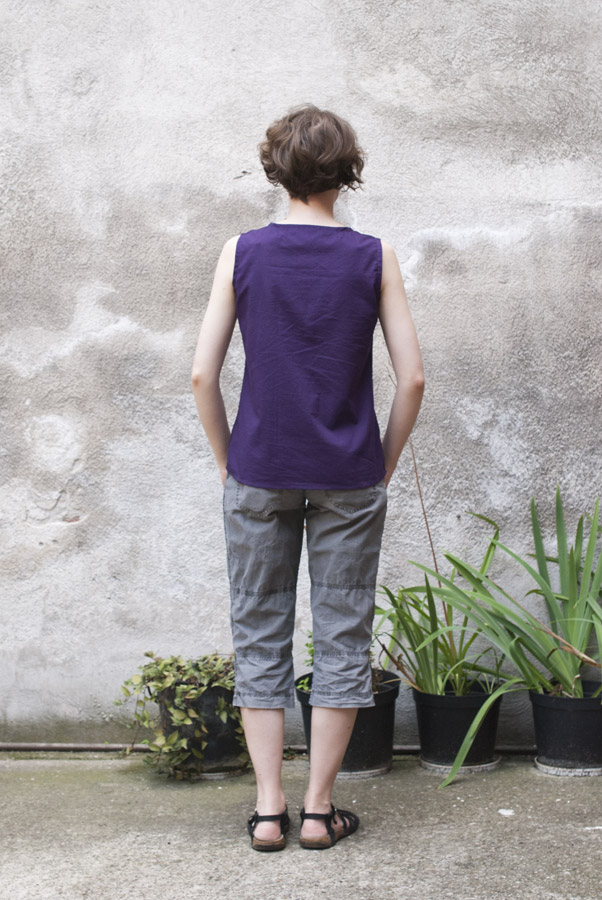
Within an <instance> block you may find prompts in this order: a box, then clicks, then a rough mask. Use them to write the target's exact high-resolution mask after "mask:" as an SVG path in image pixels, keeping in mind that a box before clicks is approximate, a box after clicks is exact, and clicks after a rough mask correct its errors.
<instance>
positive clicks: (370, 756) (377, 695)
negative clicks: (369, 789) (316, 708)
mask: <svg viewBox="0 0 602 900" xmlns="http://www.w3.org/2000/svg"><path fill="white" fill-rule="evenodd" d="M305 646H306V648H307V651H308V654H307V659H306V664H307V665H308V666H309V667H312V666H313V661H314V654H313V640H312V633H311V632H309V633H308V641H307V643H306V644H305ZM371 670H372V691H373V693H374V704H375V705H374V706H367V707H362V708H360V709H358V711H357V717H356V720H355V724H354V726H353V731H352V733H351V737H350V739H349V744H348V746H347V750H346V751H345V756H344V757H343V761H342V763H341V768H340V773H341V775H343V776H344V775H354V776H370V775H383V774H385V772H388V771H389V770H390V768H391V765H392V762H393V733H394V728H395V701H396V699H397V695H398V694H399V678H397V677H396V676H394V675H392V674H391V673H390V672H386V671H385V670H383V669H380V668H378V667H377V666H374V665H373V658H372V655H371ZM312 675H313V673H312V672H308V673H306V674H305V675H302V676H301V677H300V678H297V679H296V681H295V690H296V694H297V699H298V700H299V703H300V704H301V713H302V716H303V730H304V732H305V742H306V745H307V751H308V753H309V754H310V755H311V704H310V697H311V684H312Z"/></svg>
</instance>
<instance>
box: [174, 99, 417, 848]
mask: <svg viewBox="0 0 602 900" xmlns="http://www.w3.org/2000/svg"><path fill="white" fill-rule="evenodd" d="M260 159H261V162H262V165H263V167H264V170H265V172H266V175H267V177H268V180H269V181H270V182H271V183H273V184H280V185H282V186H283V187H284V188H285V189H286V191H287V192H288V195H289V212H288V216H287V218H286V219H285V220H284V221H283V222H281V223H274V222H270V223H269V224H268V225H266V226H264V227H261V228H257V229H254V230H251V231H247V232H245V233H243V234H241V235H238V236H236V237H234V238H231V239H230V240H229V241H227V242H226V244H225V245H224V248H223V250H222V252H221V255H220V258H219V261H218V264H217V268H216V272H215V278H214V282H213V287H212V290H211V296H210V299H209V304H208V307H207V311H206V314H205V317H204V320H203V324H202V326H201V331H200V335H199V340H198V345H197V349H196V354H195V359H194V365H193V374H192V382H193V390H194V395H195V400H196V404H197V409H198V412H199V416H200V419H201V422H202V425H203V427H204V429H205V431H206V433H207V437H208V439H209V442H210V444H211V447H212V449H213V453H214V455H215V459H216V462H217V465H218V467H219V471H220V474H221V478H222V483H223V484H224V488H225V490H224V520H225V530H226V544H227V551H228V574H229V579H230V587H231V623H232V635H233V644H234V651H235V664H236V690H235V696H234V703H235V704H236V705H238V706H240V708H241V714H242V720H243V726H244V730H245V735H246V739H247V743H248V747H249V752H250V756H251V759H252V762H253V767H254V769H255V774H256V778H257V805H256V809H255V813H254V814H253V816H251V818H250V819H249V822H248V823H247V828H248V831H249V834H250V835H251V843H252V846H253V847H254V849H256V850H280V849H282V848H283V847H284V846H285V843H286V832H287V831H288V827H289V818H288V811H287V806H286V799H285V796H284V792H283V789H282V781H281V763H282V750H283V737H284V709H285V707H290V706H293V705H294V689H293V666H292V656H291V649H292V638H293V627H294V612H295V588H296V582H297V572H298V567H299V556H300V553H301V546H302V541H303V533H304V530H306V532H307V549H308V560H309V571H310V576H311V606H312V620H313V640H314V671H313V684H312V695H311V703H312V741H311V764H310V776H309V785H308V788H307V792H306V794H305V801H304V808H303V809H302V811H301V822H302V827H301V836H300V842H301V845H302V846H303V847H305V848H307V849H324V848H327V847H331V846H333V845H334V844H335V843H336V842H337V841H338V840H339V839H340V838H342V837H345V836H347V835H349V834H351V833H352V832H354V831H355V830H356V829H357V827H358V825H359V819H358V817H357V816H356V815H355V814H353V813H350V812H347V811H345V810H337V809H335V807H334V806H333V805H332V788H333V784H334V780H335V777H336V774H337V772H338V769H339V767H340V764H341V761H342V759H343V755H344V753H345V750H346V747H347V744H348V741H349V737H350V735H351V731H352V729H353V725H354V721H355V717H356V714H357V709H358V708H359V707H362V706H373V705H374V698H373V694H372V691H371V672H370V658H369V652H370V643H371V635H372V620H373V616H374V593H375V585H376V574H377V567H378V558H379V552H380V543H381V537H382V530H383V524H384V516H385V511H386V503H387V486H388V484H389V481H390V479H391V476H392V474H393V471H394V469H395V467H396V465H397V461H398V459H399V456H400V453H401V451H402V448H403V446H404V444H405V442H406V441H407V439H408V437H409V435H410V432H411V430H412V427H413V425H414V422H415V420H416V417H417V415H418V410H419V407H420V403H421V400H422V393H423V385H424V376H423V369H422V359H421V355H420V349H419V345H418V340H417V337H416V332H415V329H414V325H413V322H412V319H411V316H410V312H409V309H408V305H407V302H406V297H405V291H404V287H403V281H402V277H401V273H400V270H399V265H398V262H397V258H396V256H395V252H394V250H393V248H392V247H391V246H390V245H389V244H387V243H386V242H384V241H381V240H379V239H378V238H375V237H373V236H371V235H366V234H362V233H360V232H357V231H355V230H353V229H351V228H350V227H348V226H345V225H342V224H340V223H339V222H338V221H337V220H336V218H335V215H334V204H335V201H336V200H337V197H338V195H339V192H340V191H341V190H347V189H352V190H355V189H356V188H357V186H358V185H359V184H361V183H362V178H361V172H362V169H363V165H364V160H363V153H362V150H361V149H360V148H359V146H358V144H357V138H356V135H355V132H354V130H353V129H352V127H351V126H350V125H349V123H347V122H346V121H345V120H343V119H341V118H340V117H339V116H337V115H335V114H334V113H331V112H329V111H326V110H320V109H318V108H317V107H315V106H313V105H308V106H303V107H300V108H297V109H294V110H292V111H290V112H289V113H288V114H287V115H286V116H284V117H283V118H282V119H280V120H278V121H277V122H274V123H273V124H272V125H271V126H270V127H269V128H268V130H267V132H266V138H265V140H264V141H263V143H262V144H261V145H260ZM237 318H238V321H239V325H240V330H241V333H242V337H243V343H244V348H245V357H246V362H245V372H244V379H243V386H242V391H241V397H240V404H239V409H238V414H237V417H236V421H235V424H234V426H233V430H232V434H230V429H229V426H228V421H227V417H226V412H225V408H224V402H223V398H222V395H221V392H220V387H219V376H220V371H221V368H222V364H223V361H224V358H225V355H226V351H227V349H228V345H229V342H230V339H231V336H232V332H233V329H234V325H235V322H236V320H237ZM377 320H380V323H381V326H382V330H383V334H384V337H385V341H386V344H387V348H388V351H389V355H390V358H391V362H392V365H393V368H394V371H395V375H396V378H397V389H396V392H395V397H394V400H393V404H392V408H391V412H390V415H389V421H388V424H387V428H386V432H385V435H384V439H383V440H382V442H381V439H380V432H379V427H378V422H377V420H376V415H375V411H374V401H373V389H372V339H373V332H374V328H375V325H376V322H377Z"/></svg>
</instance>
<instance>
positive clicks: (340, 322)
mask: <svg viewBox="0 0 602 900" xmlns="http://www.w3.org/2000/svg"><path fill="white" fill-rule="evenodd" d="M381 273H382V245H381V242H380V240H379V239H378V238H375V237H372V236H371V235H367V234H360V233H359V232H357V231H354V230H353V229H352V228H348V227H344V228H343V227H340V228H336V227H330V226H327V225H278V224H276V223H274V222H272V223H270V224H269V225H267V226H265V227H264V228H258V229H255V230H253V231H247V232H245V233H244V234H241V235H240V237H239V239H238V243H237V246H236V259H235V264H234V276H233V284H234V291H235V294H236V312H237V316H238V321H239V325H240V331H241V334H242V339H243V344H244V349H245V356H246V363H245V372H244V378H243V385H242V391H241V396H240V404H239V408H238V414H237V417H236V421H235V423H234V426H233V429H232V436H231V439H230V445H229V448H228V462H227V469H228V471H229V472H230V473H231V474H232V475H233V476H234V478H236V480H237V481H240V482H242V483H243V484H249V485H252V486H255V487H264V488H298V489H299V488H304V489H310V488H313V489H314V490H315V489H351V488H360V487H369V486H370V485H373V484H377V483H378V482H379V481H381V480H382V479H383V478H384V476H385V463H384V456H383V451H382V445H381V441H380V432H379V427H378V422H377V420H376V414H375V411H374V397H373V388H372V338H373V334H374V327H375V325H376V322H377V319H378V304H379V299H380V284H381Z"/></svg>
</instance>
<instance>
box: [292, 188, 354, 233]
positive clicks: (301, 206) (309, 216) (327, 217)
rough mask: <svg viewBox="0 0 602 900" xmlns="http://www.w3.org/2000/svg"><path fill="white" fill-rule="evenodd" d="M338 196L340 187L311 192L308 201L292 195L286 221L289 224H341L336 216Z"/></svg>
mask: <svg viewBox="0 0 602 900" xmlns="http://www.w3.org/2000/svg"><path fill="white" fill-rule="evenodd" d="M338 196H339V191H338V189H334V190H331V191H323V192H322V193H321V194H310V196H309V197H308V198H307V203H304V202H303V200H298V199H293V198H292V197H291V198H290V199H289V207H288V216H287V217H286V219H285V220H284V221H285V222H288V224H289V225H340V222H337V220H336V219H335V217H334V204H335V202H336V199H337V197H338Z"/></svg>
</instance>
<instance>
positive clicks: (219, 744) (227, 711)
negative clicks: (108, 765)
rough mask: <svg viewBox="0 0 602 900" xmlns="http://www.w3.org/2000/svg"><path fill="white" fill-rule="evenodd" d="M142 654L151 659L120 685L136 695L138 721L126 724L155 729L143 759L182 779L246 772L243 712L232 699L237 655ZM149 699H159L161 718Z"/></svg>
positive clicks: (128, 750) (118, 701)
mask: <svg viewBox="0 0 602 900" xmlns="http://www.w3.org/2000/svg"><path fill="white" fill-rule="evenodd" d="M144 655H145V656H148V657H149V658H150V661H149V662H148V663H146V664H145V665H143V666H140V667H139V674H136V675H133V676H132V677H131V678H128V679H127V680H126V681H125V682H124V683H123V684H122V686H121V690H122V692H123V694H124V697H125V698H126V699H128V698H130V697H132V696H134V697H135V698H136V711H135V713H134V721H133V722H132V723H131V724H128V727H129V728H131V727H134V725H138V726H142V727H145V728H152V729H153V730H154V732H155V736H154V738H152V739H149V738H145V739H144V740H142V741H141V743H143V744H148V749H149V750H150V754H148V755H147V756H145V758H144V760H145V762H146V763H147V764H149V765H151V766H153V767H154V768H155V769H156V771H157V772H159V773H168V774H169V775H170V776H173V777H175V778H176V779H177V780H179V781H181V780H194V779H196V778H202V777H208V776H209V777H211V776H213V777H217V776H219V775H221V776H224V775H233V774H241V773H242V772H244V771H245V769H246V767H247V765H248V759H249V757H248V754H247V751H246V744H245V738H244V732H243V729H242V723H241V719H240V712H239V710H238V709H237V708H236V707H234V706H233V705H232V698H233V691H234V661H233V656H232V655H222V654H219V653H212V654H209V655H205V656H201V657H199V658H198V659H184V658H183V657H182V656H168V657H165V658H162V657H160V656H157V655H156V654H155V653H153V652H151V651H149V652H147V653H145V654H144ZM126 699H123V698H119V699H118V700H116V701H115V704H116V705H117V706H119V705H121V704H123V703H125V702H126ZM149 703H156V704H157V705H158V712H159V715H158V718H157V717H156V716H153V715H152V714H151V713H150V712H149V709H148V704H149ZM131 749H132V748H131V747H128V748H126V750H125V753H126V754H128V753H129V752H130V751H131Z"/></svg>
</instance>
